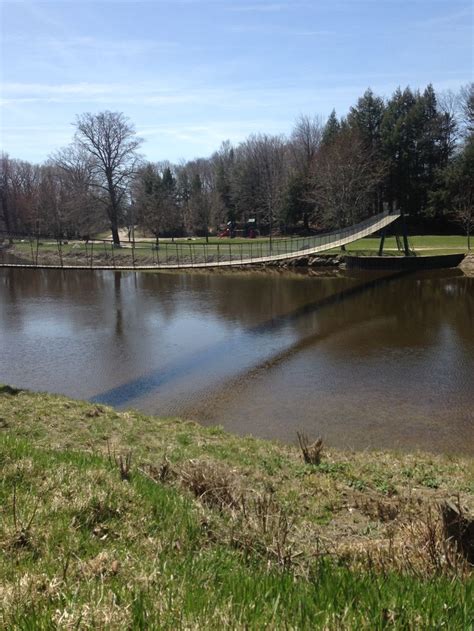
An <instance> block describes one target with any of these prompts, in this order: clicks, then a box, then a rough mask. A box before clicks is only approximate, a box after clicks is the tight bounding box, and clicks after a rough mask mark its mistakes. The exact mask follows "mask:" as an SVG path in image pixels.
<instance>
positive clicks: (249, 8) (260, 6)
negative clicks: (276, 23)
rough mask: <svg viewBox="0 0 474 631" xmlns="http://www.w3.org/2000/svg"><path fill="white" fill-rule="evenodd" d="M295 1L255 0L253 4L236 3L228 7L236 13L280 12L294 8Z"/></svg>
mask: <svg viewBox="0 0 474 631" xmlns="http://www.w3.org/2000/svg"><path fill="white" fill-rule="evenodd" d="M295 4H298V3H295V2H258V3H257V2H254V3H252V4H235V5H230V6H227V7H226V10H227V11H232V12H234V13H279V12H280V11H286V10H288V9H290V8H292V7H293V8H294V6H295Z"/></svg>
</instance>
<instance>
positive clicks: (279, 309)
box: [2, 269, 474, 352]
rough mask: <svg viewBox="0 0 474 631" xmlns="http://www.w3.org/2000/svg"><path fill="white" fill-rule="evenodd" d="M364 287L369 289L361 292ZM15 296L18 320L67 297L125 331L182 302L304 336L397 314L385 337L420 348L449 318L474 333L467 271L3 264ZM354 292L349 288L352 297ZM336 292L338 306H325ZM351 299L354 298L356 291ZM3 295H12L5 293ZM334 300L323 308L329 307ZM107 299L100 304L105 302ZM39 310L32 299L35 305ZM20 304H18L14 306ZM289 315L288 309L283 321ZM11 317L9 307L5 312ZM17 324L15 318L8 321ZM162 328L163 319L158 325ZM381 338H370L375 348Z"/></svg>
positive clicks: (194, 310)
mask: <svg viewBox="0 0 474 631" xmlns="http://www.w3.org/2000/svg"><path fill="white" fill-rule="evenodd" d="M354 287H358V288H359V289H358V290H356V291H355V292H354V291H353V288H354ZM3 292H6V301H8V302H9V303H10V304H11V305H13V304H14V305H16V307H17V308H16V309H15V312H16V313H15V318H18V317H21V314H22V311H23V307H22V305H23V304H25V308H26V305H28V301H29V300H31V299H35V300H36V299H44V297H45V296H47V297H48V298H49V299H52V300H55V299H61V300H63V299H64V298H65V297H67V299H68V301H69V303H72V304H74V305H77V306H84V305H85V306H87V305H94V304H95V305H96V309H95V310H94V311H95V315H94V317H97V314H98V315H99V317H101V319H102V320H103V321H105V322H110V325H111V327H113V329H114V330H115V332H116V335H119V336H121V337H123V336H124V335H125V334H126V327H127V326H132V325H134V326H138V325H139V326H140V327H143V328H148V327H149V326H150V323H149V317H148V316H149V315H153V316H154V318H153V320H152V322H153V323H155V316H161V317H162V318H163V319H164V320H171V319H172V318H173V317H175V316H176V314H177V313H178V312H180V311H181V310H184V311H186V312H187V313H191V314H196V315H199V316H204V317H205V316H206V315H209V314H211V315H212V316H213V317H216V316H217V317H218V318H220V319H221V320H223V321H226V322H228V323H230V324H232V323H238V324H239V325H240V326H242V327H246V328H252V327H255V326H262V325H263V326H265V325H268V326H269V327H271V328H273V329H276V328H277V327H278V326H283V325H284V326H291V327H293V329H294V330H296V331H297V332H298V333H299V334H300V336H303V335H308V334H310V333H311V332H313V333H316V332H319V333H322V334H324V333H325V332H327V333H328V332H330V331H334V330H337V329H340V330H341V331H342V330H344V329H346V328H348V327H350V326H353V325H354V324H357V323H361V322H365V321H367V320H372V319H374V318H387V317H390V318H391V320H392V323H393V324H392V325H391V326H387V327H384V331H383V333H384V339H383V343H384V344H389V345H393V346H400V347H403V346H414V347H419V346H423V345H426V344H431V343H433V341H434V339H435V338H436V336H437V335H439V334H440V331H441V328H442V327H443V326H445V325H446V324H449V325H450V326H451V327H452V328H453V330H455V331H456V332H457V334H458V335H459V337H460V338H461V339H464V340H472V336H473V332H472V322H473V321H474V279H471V278H467V277H465V276H463V275H462V273H460V272H459V273H458V272H457V271H449V272H440V271H438V272H432V273H429V272H426V273H424V274H421V275H419V276H417V277H416V278H415V277H414V276H413V275H411V274H409V275H405V276H401V277H398V278H394V279H391V280H389V281H387V280H386V279H384V278H381V279H379V281H377V280H376V279H375V280H374V277H373V276H372V277H370V276H367V277H364V276H360V275H359V276H355V277H350V276H338V277H327V278H325V277H324V278H317V279H312V278H306V277H305V278H298V277H295V276H294V275H288V276H286V275H280V274H279V275H273V274H270V275H266V274H258V273H257V274H251V273H247V274H238V273H232V274H209V273H207V274H193V273H191V274H186V273H181V274H126V273H120V272H102V273H101V272H90V273H89V272H86V271H56V270H54V271H53V270H34V271H33V270H17V269H9V270H4V272H3V289H2V293H3ZM346 292H349V295H346ZM329 297H333V302H332V304H325V301H327V300H328V298H329ZM348 298H349V299H348ZM2 302H3V301H2ZM321 303H322V306H323V307H324V308H322V306H321ZM97 307H98V308H97ZM28 309H31V305H29V306H28ZM10 312H11V310H10ZM280 316H284V318H283V320H282V321H281V322H279V321H278V318H279V317H280ZM5 317H6V316H5V314H4V315H3V317H2V319H4V318H5ZM90 318H91V313H90V312H89V310H81V309H77V311H76V310H75V312H74V321H75V322H76V323H77V324H78V325H80V324H83V325H86V326H88V325H90V323H91V322H90ZM5 324H6V325H7V324H8V323H7V322H5ZM153 326H154V324H153ZM379 343H380V339H377V338H375V339H372V338H369V339H368V340H367V339H364V345H361V349H360V350H361V352H364V348H365V347H368V348H370V347H375V346H376V345H377V344H379Z"/></svg>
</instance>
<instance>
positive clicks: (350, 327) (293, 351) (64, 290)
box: [0, 269, 474, 453]
mask: <svg viewBox="0 0 474 631" xmlns="http://www.w3.org/2000/svg"><path fill="white" fill-rule="evenodd" d="M473 322H474V279H471V278H467V277H465V276H464V275H463V274H462V272H460V271H457V270H455V271H449V272H424V273H421V274H417V275H412V274H407V273H406V272H404V273H397V274H394V275H391V276H383V277H380V276H379V277H377V276H373V275H372V276H367V275H363V274H360V273H358V274H351V275H349V274H341V273H336V274H335V273H330V274H328V275H322V276H317V277H308V276H297V275H294V274H292V275H285V274H258V273H257V274H255V273H242V274H237V273H229V274H208V273H162V274H146V273H144V274H143V273H142V274H134V273H120V272H84V271H72V270H67V271H59V270H58V271H52V270H41V271H40V270H35V271H32V270H15V269H8V270H3V271H1V272H0V350H1V355H0V381H3V382H8V383H12V384H17V385H20V386H25V387H31V388H36V389H45V390H52V391H57V392H63V393H66V394H69V395H71V396H77V397H81V398H89V399H94V400H97V401H105V402H108V403H111V404H114V405H118V406H133V407H138V408H140V409H143V410H145V411H149V412H154V413H159V414H177V415H184V416H188V417H192V418H196V419H198V420H201V421H202V422H207V423H221V424H223V425H224V426H225V427H227V428H229V429H231V430H232V431H237V432H241V433H247V432H251V433H254V434H258V435H263V436H270V437H279V438H282V439H284V440H293V439H294V434H295V430H296V429H303V430H306V431H308V432H311V433H313V432H321V431H322V432H323V433H324V434H325V436H326V438H327V439H328V440H329V441H330V442H332V443H334V444H342V443H344V444H349V445H351V446H355V447H364V446H367V445H371V446H390V447H393V446H397V445H398V446H400V447H405V446H410V447H412V446H418V447H422V448H431V449H435V450H443V449H448V450H454V451H467V452H470V453H473V452H474V444H473V443H474V436H473V434H474V432H473V431H472V422H473V417H472V409H473V406H472V404H473V399H474V397H473V394H472V393H473V388H472V386H473V382H472V381H473V380H472V375H473V374H474V371H473V368H474V333H473Z"/></svg>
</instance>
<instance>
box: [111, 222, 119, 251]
mask: <svg viewBox="0 0 474 631" xmlns="http://www.w3.org/2000/svg"><path fill="white" fill-rule="evenodd" d="M111 228H112V240H113V242H114V245H117V246H120V237H119V232H118V226H117V220H116V219H115V217H113V218H112V225H111Z"/></svg>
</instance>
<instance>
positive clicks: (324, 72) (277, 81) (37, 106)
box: [0, 0, 474, 161]
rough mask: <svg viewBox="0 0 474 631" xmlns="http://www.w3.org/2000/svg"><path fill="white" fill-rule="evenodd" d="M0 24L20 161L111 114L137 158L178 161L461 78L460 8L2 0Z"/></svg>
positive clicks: (294, 1) (465, 29)
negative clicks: (123, 119)
mask: <svg viewBox="0 0 474 631" xmlns="http://www.w3.org/2000/svg"><path fill="white" fill-rule="evenodd" d="M0 20H1V36H2V38H1V50H0V54H1V58H0V70H1V84H2V87H1V93H0V116H1V118H0V134H1V135H0V148H1V149H3V150H5V151H7V152H8V153H9V154H10V155H11V156H12V157H17V158H23V159H27V160H31V161H42V160H44V159H46V158H47V156H48V154H50V153H51V152H52V151H54V150H56V149H58V148H59V147H61V146H63V145H65V144H67V143H68V142H70V140H71V138H72V135H73V127H72V123H73V121H74V119H75V116H76V114H79V113H81V112H85V111H90V112H97V111H101V110H104V109H109V110H114V111H117V110H118V111H123V112H124V113H125V114H126V115H127V116H129V117H130V119H131V120H132V121H133V122H134V123H135V125H136V128H137V130H138V132H139V134H140V135H141V136H142V137H143V138H144V139H145V141H146V142H145V143H144V145H143V154H144V155H145V156H146V157H147V158H148V159H150V160H164V159H169V160H172V161H178V160H179V159H181V158H183V159H190V158H193V157H196V156H206V155H209V154H210V153H212V151H214V150H215V149H217V148H218V146H219V145H220V143H221V141H223V140H225V139H230V140H231V141H233V142H238V141H240V140H243V139H244V138H245V137H246V136H247V135H249V134H251V133H256V132H259V131H261V132H267V133H289V132H290V130H291V127H292V125H293V122H294V120H295V118H296V117H297V116H298V115H299V114H301V113H304V114H310V115H313V114H320V115H322V116H327V115H328V114H329V112H330V111H331V109H332V108H333V107H335V108H336V111H337V113H338V114H339V115H342V114H345V113H346V112H347V110H348V108H349V106H350V105H351V104H353V103H354V102H355V101H356V99H357V98H358V96H360V95H361V94H362V93H363V92H364V90H365V89H366V88H367V87H369V86H370V87H372V89H373V90H374V91H375V92H377V93H379V94H381V95H383V96H389V95H390V94H391V93H392V92H393V90H394V89H395V88H396V87H397V86H398V85H401V86H405V85H410V86H411V87H413V88H417V87H420V88H424V87H425V86H426V84H427V83H429V82H432V83H433V84H434V86H435V88H436V89H437V90H447V89H451V90H457V89H458V88H459V86H460V85H463V84H465V83H467V82H468V81H472V79H473V32H474V30H473V3H472V0H313V1H299V0H291V1H289V0H287V1H285V0H281V1H278V0H275V1H273V0H154V1H150V2H142V1H140V2H117V1H112V0H109V1H105V2H92V1H90V2H87V1H84V0H82V1H80V2H78V1H77V0H69V1H68V0H62V1H59V2H22V1H6V2H5V1H3V0H0Z"/></svg>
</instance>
